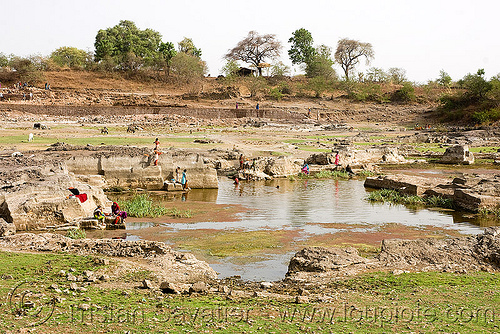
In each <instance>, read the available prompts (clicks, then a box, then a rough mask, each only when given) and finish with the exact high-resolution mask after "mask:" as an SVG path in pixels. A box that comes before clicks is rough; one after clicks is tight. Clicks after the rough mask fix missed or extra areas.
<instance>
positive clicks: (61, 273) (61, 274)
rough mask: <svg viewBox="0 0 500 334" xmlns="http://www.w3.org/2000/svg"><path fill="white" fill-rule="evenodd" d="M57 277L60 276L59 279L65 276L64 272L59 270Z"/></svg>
mask: <svg viewBox="0 0 500 334" xmlns="http://www.w3.org/2000/svg"><path fill="white" fill-rule="evenodd" d="M59 276H61V277H64V276H66V272H65V271H64V270H62V269H61V270H60V271H59Z"/></svg>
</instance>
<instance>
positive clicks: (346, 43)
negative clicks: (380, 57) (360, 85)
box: [335, 38, 375, 80]
mask: <svg viewBox="0 0 500 334" xmlns="http://www.w3.org/2000/svg"><path fill="white" fill-rule="evenodd" d="M374 55H375V53H374V52H373V48H372V45H371V44H370V43H361V42H359V41H356V40H352V39H347V38H343V39H341V40H339V41H338V43H337V51H336V52H335V60H336V61H337V62H338V63H339V64H340V67H342V69H343V70H344V74H345V78H346V80H349V74H350V73H351V72H352V71H353V70H354V67H355V66H356V65H357V64H358V63H359V60H360V59H361V58H362V57H365V58H366V64H367V65H368V64H369V63H370V60H371V59H373V57H374Z"/></svg>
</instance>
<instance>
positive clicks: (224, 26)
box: [0, 0, 500, 83]
mask: <svg viewBox="0 0 500 334" xmlns="http://www.w3.org/2000/svg"><path fill="white" fill-rule="evenodd" d="M0 10H1V12H2V16H1V19H0V31H1V32H2V33H1V37H0V52H2V53H4V54H11V53H13V54H16V55H19V56H27V55H30V54H42V55H49V54H50V53H51V52H52V51H54V50H55V49H57V48H58V47H61V46H74V47H77V48H80V49H84V50H91V51H93V50H94V40H95V36H96V34H97V31H98V30H99V29H106V28H109V27H112V26H114V25H116V24H118V23H119V21H120V20H131V21H134V22H135V23H136V25H137V26H138V28H139V29H146V28H151V29H153V30H156V31H158V32H160V33H161V34H162V36H163V41H170V42H173V43H174V44H175V45H176V46H177V43H178V42H179V41H181V40H182V39H183V38H184V37H189V38H191V39H193V42H194V44H195V45H196V46H197V47H198V48H201V50H202V59H203V60H205V61H206V62H207V64H208V67H209V73H210V74H211V75H212V76H216V75H218V74H219V73H220V70H221V68H222V66H223V65H224V60H223V59H222V56H223V55H224V54H225V53H226V52H227V51H228V50H229V49H231V48H233V47H234V46H235V45H236V44H237V43H238V42H239V41H240V40H242V39H243V38H244V37H246V35H247V34H248V32H249V31H250V30H256V31H257V32H258V33H259V34H268V33H271V34H276V35H277V37H278V39H279V40H280V41H281V42H282V43H283V46H284V48H283V52H282V61H283V62H284V63H285V64H287V65H291V63H290V60H289V59H288V54H287V50H288V49H289V48H290V44H288V39H289V38H290V37H291V35H292V32H293V31H295V30H296V29H299V28H305V29H307V30H309V31H310V32H311V33H312V36H313V38H314V43H315V45H319V44H325V45H328V46H330V47H332V48H333V51H335V48H336V45H337V41H338V40H339V39H341V38H350V39H356V40H359V41H361V42H369V43H371V44H372V46H373V49H374V51H375V59H374V60H373V62H372V63H371V65H370V66H375V67H380V68H383V69H384V70H387V69H388V68H389V67H400V68H404V69H405V70H406V73H407V77H408V78H409V79H410V80H412V81H418V82H422V83H425V82H427V81H428V80H433V79H436V78H437V77H438V75H439V71H440V70H445V71H446V72H448V73H449V74H450V75H451V77H452V78H453V80H458V79H460V78H462V77H463V76H464V75H465V74H467V73H475V72H476V71H477V69H479V68H484V69H485V71H486V76H487V77H488V78H489V77H491V76H493V75H496V74H498V73H500V38H499V36H498V29H497V26H498V18H499V13H500V1H498V0H470V1H468V0H420V1H408V0H350V1H345V0H343V1H337V0H330V1H327V0H309V1H297V0H289V1H274V0H267V1H261V2H259V1H257V2H256V1H239V0H232V1H228V0H227V1H224V0H212V1H210V0H184V1H182V0H181V1H171V0H163V1H160V0H157V1H153V0H140V1H139V0H135V1H132V0H86V1H75V0H73V1H71V0H44V1H41V0H23V1H9V0H2V3H1V6H0ZM334 67H335V69H336V70H337V72H338V73H339V74H340V73H341V69H340V67H339V66H337V65H334ZM359 69H360V70H363V69H366V68H364V67H361V68H359ZM296 70H297V71H298V68H297V69H296ZM295 73H297V72H295Z"/></svg>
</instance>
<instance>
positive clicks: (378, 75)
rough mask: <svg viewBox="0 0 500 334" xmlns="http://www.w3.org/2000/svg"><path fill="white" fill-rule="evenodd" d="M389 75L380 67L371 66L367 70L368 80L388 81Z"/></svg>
mask: <svg viewBox="0 0 500 334" xmlns="http://www.w3.org/2000/svg"><path fill="white" fill-rule="evenodd" d="M387 77H388V75H387V73H385V71H384V70H383V69H381V68H378V67H370V68H369V69H368V71H367V72H366V81H370V82H387Z"/></svg>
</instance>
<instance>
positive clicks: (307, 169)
mask: <svg viewBox="0 0 500 334" xmlns="http://www.w3.org/2000/svg"><path fill="white" fill-rule="evenodd" d="M302 173H304V174H306V175H309V165H308V164H307V163H304V166H302Z"/></svg>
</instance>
